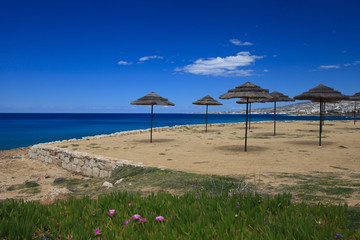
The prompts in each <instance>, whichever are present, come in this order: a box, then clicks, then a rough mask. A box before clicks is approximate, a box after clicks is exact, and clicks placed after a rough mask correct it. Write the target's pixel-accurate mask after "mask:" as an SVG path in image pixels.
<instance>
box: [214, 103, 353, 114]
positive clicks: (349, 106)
mask: <svg viewBox="0 0 360 240" xmlns="http://www.w3.org/2000/svg"><path fill="white" fill-rule="evenodd" d="M319 110H320V108H319V103H317V102H301V103H294V104H289V105H286V106H282V107H277V108H276V113H278V114H287V115H318V114H319ZM358 111H359V110H358V109H357V112H358ZM353 112H354V102H352V101H340V102H336V103H325V113H326V114H330V115H350V114H353ZM213 113H217V114H244V113H245V110H241V111H223V112H213ZM251 113H252V114H272V113H274V108H273V107H270V108H256V109H254V108H253V109H252V110H251Z"/></svg>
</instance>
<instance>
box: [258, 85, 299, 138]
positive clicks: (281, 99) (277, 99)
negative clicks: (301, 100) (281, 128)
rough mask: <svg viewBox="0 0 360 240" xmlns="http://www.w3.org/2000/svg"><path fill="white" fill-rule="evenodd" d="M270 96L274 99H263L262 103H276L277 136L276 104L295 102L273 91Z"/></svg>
mask: <svg viewBox="0 0 360 240" xmlns="http://www.w3.org/2000/svg"><path fill="white" fill-rule="evenodd" d="M270 95H271V96H272V97H273V98H269V99H262V100H261V102H273V103H274V136H275V135H276V103H277V102H293V101H295V100H294V99H292V98H289V97H288V96H286V95H284V94H282V93H280V92H278V91H273V92H271V93H270Z"/></svg>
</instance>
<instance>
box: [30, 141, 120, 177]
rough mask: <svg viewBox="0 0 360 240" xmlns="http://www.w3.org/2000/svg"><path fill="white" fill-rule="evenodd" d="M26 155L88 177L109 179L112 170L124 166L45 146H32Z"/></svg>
mask: <svg viewBox="0 0 360 240" xmlns="http://www.w3.org/2000/svg"><path fill="white" fill-rule="evenodd" d="M28 155H29V157H30V158H32V159H37V160H40V161H42V162H46V163H52V164H55V165H57V166H59V167H61V168H64V169H66V170H68V171H70V172H74V173H78V174H81V175H84V176H88V177H110V176H111V172H112V170H114V169H115V168H117V167H122V166H124V162H125V161H121V160H118V161H114V160H111V159H107V158H104V157H101V156H95V155H91V154H88V153H82V152H77V151H71V150H68V149H63V148H58V147H53V146H49V145H47V144H39V145H34V146H32V147H31V148H30V150H29V152H28Z"/></svg>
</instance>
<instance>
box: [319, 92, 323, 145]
mask: <svg viewBox="0 0 360 240" xmlns="http://www.w3.org/2000/svg"><path fill="white" fill-rule="evenodd" d="M322 106H323V105H322V98H320V130H319V146H321V132H322Z"/></svg>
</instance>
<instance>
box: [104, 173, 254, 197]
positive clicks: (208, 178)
mask: <svg viewBox="0 0 360 240" xmlns="http://www.w3.org/2000/svg"><path fill="white" fill-rule="evenodd" d="M121 178H122V179H124V184H123V185H121V184H120V185H116V188H117V189H118V190H131V191H141V189H143V188H148V187H155V188H161V189H163V190H166V191H171V192H177V193H188V192H190V193H197V194H199V193H202V192H207V193H209V194H212V195H220V194H223V193H228V194H233V193H245V192H250V191H253V190H254V187H253V185H251V184H247V183H245V181H244V179H242V178H240V179H237V178H230V177H223V176H216V175H200V174H194V173H186V172H180V171H171V170H160V169H157V168H142V167H132V166H127V167H121V168H117V169H115V170H114V171H113V173H112V176H111V178H110V179H109V181H110V182H112V183H115V182H116V181H117V180H119V179H121ZM129 183H131V186H129V185H128V184H129Z"/></svg>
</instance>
